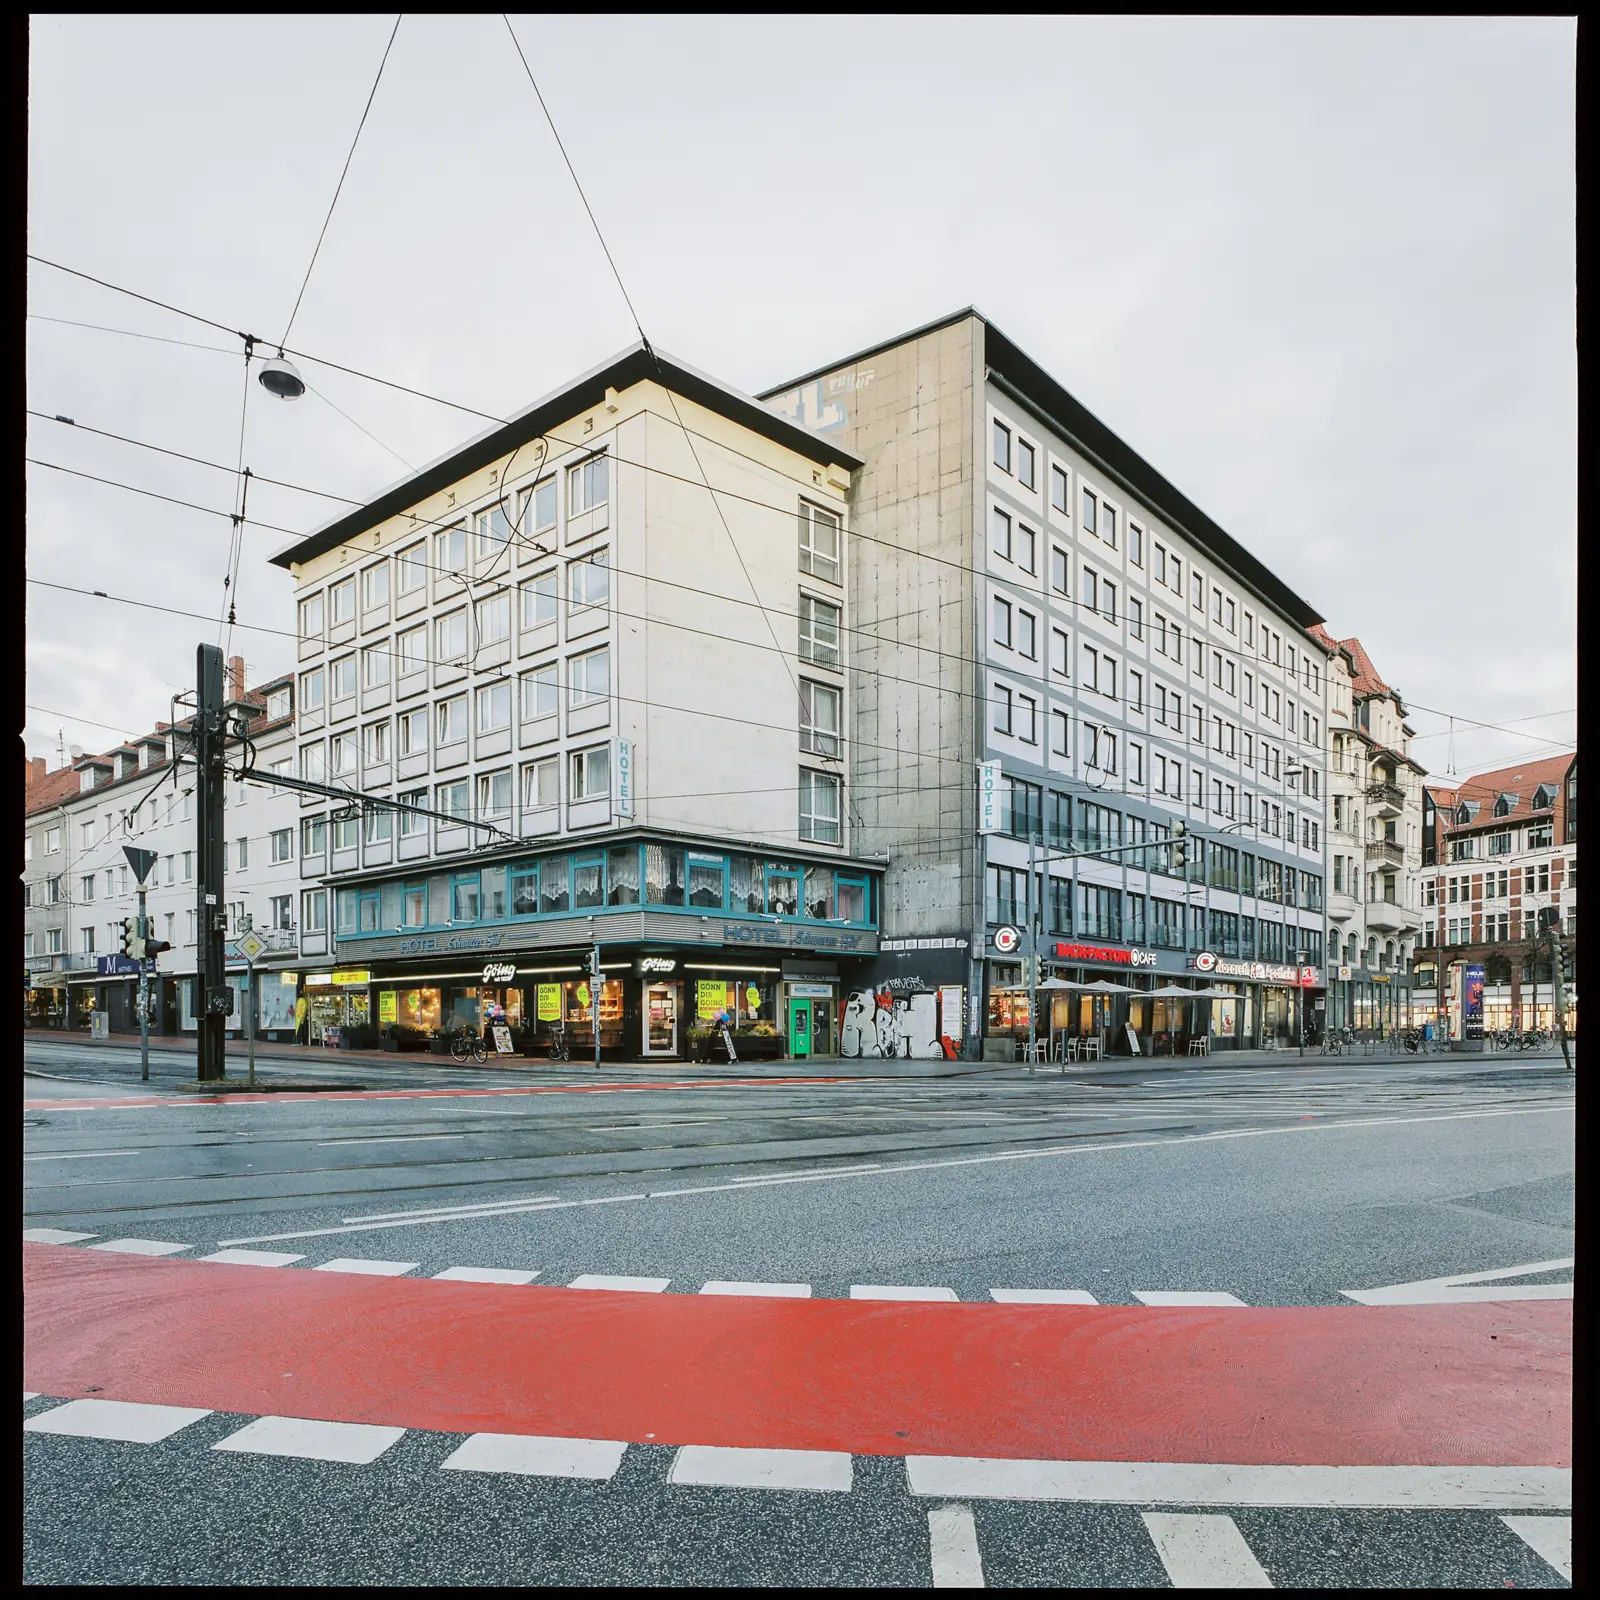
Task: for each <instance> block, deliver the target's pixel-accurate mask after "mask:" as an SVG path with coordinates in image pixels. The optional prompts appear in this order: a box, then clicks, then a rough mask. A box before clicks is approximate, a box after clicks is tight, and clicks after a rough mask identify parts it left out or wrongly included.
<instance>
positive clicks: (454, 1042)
mask: <svg viewBox="0 0 1600 1600" xmlns="http://www.w3.org/2000/svg"><path fill="white" fill-rule="evenodd" d="M450 1054H451V1055H452V1056H454V1057H455V1059H456V1060H457V1061H466V1060H468V1059H469V1058H470V1059H471V1060H473V1061H480V1062H481V1061H485V1060H487V1059H488V1052H487V1051H486V1050H485V1049H484V1047H483V1039H482V1038H481V1037H480V1036H479V1035H478V1034H476V1033H474V1032H473V1031H472V1030H471V1029H470V1028H462V1029H460V1030H459V1031H457V1032H456V1033H455V1034H454V1035H452V1037H451V1040H450Z"/></svg>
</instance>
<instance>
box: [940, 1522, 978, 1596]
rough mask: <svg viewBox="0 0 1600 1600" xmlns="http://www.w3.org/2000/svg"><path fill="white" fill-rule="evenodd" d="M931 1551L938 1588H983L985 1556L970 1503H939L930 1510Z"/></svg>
mask: <svg viewBox="0 0 1600 1600" xmlns="http://www.w3.org/2000/svg"><path fill="white" fill-rule="evenodd" d="M928 1553H929V1555H930V1556H931V1557H932V1560H933V1586H934V1588H935V1589H982V1588H983V1587H984V1581H983V1559H982V1557H981V1556H980V1555H979V1554H978V1529H977V1525H976V1523H974V1522H973V1520H972V1508H971V1507H970V1506H935V1507H934V1508H933V1509H932V1510H931V1511H930V1512H929V1513H928Z"/></svg>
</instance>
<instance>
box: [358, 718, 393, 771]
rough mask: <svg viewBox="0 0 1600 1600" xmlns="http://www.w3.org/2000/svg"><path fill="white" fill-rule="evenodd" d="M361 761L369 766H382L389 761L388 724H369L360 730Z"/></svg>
mask: <svg viewBox="0 0 1600 1600" xmlns="http://www.w3.org/2000/svg"><path fill="white" fill-rule="evenodd" d="M361 759H362V760H363V761H364V762H366V764H367V765H368V766H369V767H371V766H382V765H383V763H384V762H386V761H387V760H388V759H389V724H388V723H387V722H369V723H368V724H367V725H366V727H364V728H363V729H362V730H361Z"/></svg>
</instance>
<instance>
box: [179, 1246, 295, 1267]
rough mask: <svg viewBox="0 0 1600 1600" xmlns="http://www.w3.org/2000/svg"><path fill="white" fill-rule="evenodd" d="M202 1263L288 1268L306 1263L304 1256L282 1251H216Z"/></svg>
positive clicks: (203, 1257)
mask: <svg viewBox="0 0 1600 1600" xmlns="http://www.w3.org/2000/svg"><path fill="white" fill-rule="evenodd" d="M200 1259H201V1260H202V1261H217V1262H220V1263H221V1264H222V1265H223V1266H227V1267H287V1266H288V1265H289V1264H290V1263H291V1262H294V1261H304V1260H305V1257H304V1256H292V1255H288V1254H286V1253H285V1252H284V1251H282V1250H214V1251H212V1253H211V1254H210V1255H208V1256H201V1257H200Z"/></svg>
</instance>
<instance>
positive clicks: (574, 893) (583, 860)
mask: <svg viewBox="0 0 1600 1600" xmlns="http://www.w3.org/2000/svg"><path fill="white" fill-rule="evenodd" d="M567 859H568V860H569V861H570V862H571V863H572V865H571V867H570V869H569V879H568V884H567V904H568V905H569V906H570V907H571V908H572V910H573V911H574V912H578V911H604V910H605V906H606V853H605V851H604V850H591V851H586V852H585V853H584V854H582V855H578V854H577V853H576V852H574V853H573V854H572V855H570V856H569V857H568V858H567ZM579 867H598V868H599V870H600V898H599V899H598V900H596V901H595V903H594V904H593V905H583V906H580V905H579V904H578V868H579Z"/></svg>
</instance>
